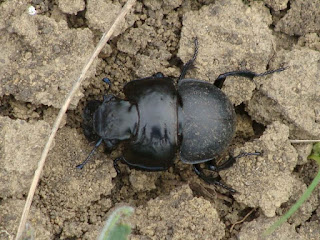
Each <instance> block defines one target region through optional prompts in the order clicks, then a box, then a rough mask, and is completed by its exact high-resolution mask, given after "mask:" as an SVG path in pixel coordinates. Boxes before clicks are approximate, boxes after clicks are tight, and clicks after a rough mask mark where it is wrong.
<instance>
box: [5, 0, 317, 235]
mask: <svg viewBox="0 0 320 240" xmlns="http://www.w3.org/2000/svg"><path fill="white" fill-rule="evenodd" d="M124 2H125V1H124V0H114V1H107V0H87V1H84V0H73V1H67V0H56V1H54V0H52V1H49V0H29V1H18V0H4V1H0V16H1V17H0V52H1V54H0V83H1V84H0V164H1V168H0V239H11V237H13V236H14V235H15V232H16V229H17V225H18V221H19V219H20V216H21V212H22V208H23V205H24V201H25V199H26V194H27V192H28V188H29V186H30V182H31V179H32V176H33V172H34V170H35V169H36V167H37V162H38V159H39V158H40V154H41V150H42V148H43V146H44V143H45V141H46V139H47V136H48V133H49V131H50V128H51V127H50V126H51V125H52V123H53V121H54V118H55V117H56V115H57V112H58V108H59V107H60V106H61V104H62V102H63V101H64V99H65V96H66V94H67V92H68V91H69V90H70V86H71V85H72V83H73V82H74V81H75V79H76V78H77V76H78V75H79V73H80V69H81V67H82V66H83V64H84V62H85V61H86V60H87V58H88V56H89V55H90V54H91V52H92V50H93V48H94V46H95V44H96V43H97V42H98V40H99V38H100V36H101V32H102V31H105V30H106V29H108V27H109V26H110V24H111V23H112V21H113V19H114V18H115V16H116V15H117V13H118V11H119V10H120V9H121V6H122V5H123V4H124ZM30 6H34V7H35V8H36V10H37V12H38V13H37V14H36V15H30V14H29V13H28V7H30ZM319 9H320V7H319V2H318V1H316V0H305V1H277V0H265V1H241V0H232V1H227V0H221V1H213V0H212V1H211V0H198V1H192V0H187V1H182V0H174V1H169V0H165V1H160V0H156V1H153V0H144V1H139V2H138V3H137V4H136V5H135V7H134V11H133V12H132V13H131V14H129V15H128V16H127V17H126V21H125V22H124V23H123V24H122V26H121V27H120V28H119V29H118V31H117V32H116V34H115V35H114V36H113V38H112V39H111V41H110V42H109V43H108V45H107V46H106V47H105V48H104V49H103V51H102V52H101V53H100V55H99V58H98V59H97V60H96V61H95V63H94V65H93V66H92V68H91V70H90V72H89V73H88V74H87V79H86V80H85V81H84V83H83V85H82V87H81V89H80V90H79V92H78V94H77V96H76V97H75V98H74V99H73V101H72V104H71V107H70V110H69V111H68V112H67V114H66V118H65V121H64V122H63V124H61V126H60V129H59V131H58V134H57V136H56V138H55V144H54V146H53V148H52V149H51V151H50V153H49V157H48V159H47V162H46V166H45V169H44V172H43V174H42V178H41V181H40V183H39V186H38V188H37V192H36V195H35V198H34V202H33V204H32V209H31V214H30V216H29V219H28V226H29V227H30V229H31V231H32V232H33V234H34V235H35V239H95V238H96V236H97V235H98V232H99V230H100V229H101V227H102V225H103V223H104V221H105V219H106V217H107V215H108V213H109V211H110V210H111V209H113V208H114V207H115V206H117V205H121V204H129V205H131V206H134V207H135V208H136V213H135V214H134V215H133V216H132V218H130V222H131V224H132V226H133V233H132V236H131V239H223V240H226V239H244V240H246V239H261V238H260V236H261V232H262V231H263V230H264V229H265V228H266V227H267V226H269V225H270V224H271V223H272V222H273V221H274V220H275V219H276V218H277V216H279V215H281V214H283V213H284V212H285V211H286V210H288V208H289V207H290V206H291V205H292V204H293V203H294V202H295V201H296V200H297V199H298V198H299V196H300V195H301V193H302V192H303V191H304V190H305V189H306V187H307V185H309V184H310V182H311V181H312V178H313V177H314V176H315V175H316V173H317V166H316V164H314V163H313V162H310V161H309V160H307V156H308V154H309V153H310V150H311V145H310V144H309V145H302V144H291V143H290V141H289V139H293V138H319V136H320V130H319V129H320V112H319V109H320V97H319V96H320V95H319V92H320V85H319V78H320V76H319V74H320V67H319V66H320V65H319V62H320V52H319V51H320V37H319V34H320V32H319V26H320V14H319ZM194 37H197V38H198V41H199V55H198V58H197V61H196V67H195V68H194V69H192V70H191V71H190V72H188V77H193V78H199V79H202V80H206V81H210V82H213V81H214V79H215V78H216V77H217V76H218V75H219V74H220V73H223V72H227V71H234V70H240V69H249V70H252V71H255V72H264V71H266V70H268V69H276V68H279V67H283V66H285V67H289V68H288V69H287V70H285V71H283V72H281V73H276V74H273V75H269V76H266V77H260V78H255V79H254V80H253V81H250V80H248V79H244V78H240V77H230V78H228V79H227V80H226V82H225V86H224V87H223V91H224V92H225V93H226V94H227V95H228V96H229V97H230V99H231V101H232V102H233V103H234V104H235V105H236V106H237V107H236V111H237V114H238V115H237V120H238V124H237V134H236V138H235V139H234V141H233V142H232V145H231V147H230V149H229V150H230V151H231V152H233V154H234V155H236V154H238V153H240V152H241V151H247V152H254V151H262V152H263V155H261V156H250V157H245V158H240V159H238V161H237V163H236V164H235V165H234V166H233V167H232V168H230V169H227V170H225V171H223V172H221V173H220V175H221V177H222V181H223V182H225V183H226V184H227V185H229V186H231V187H233V188H235V189H237V191H239V193H238V194H235V195H234V196H232V195H230V194H229V193H228V192H227V191H226V190H224V189H221V188H217V187H215V186H210V185H208V184H206V183H204V182H203V181H201V180H200V179H198V177H197V176H196V175H195V174H194V173H193V172H192V170H191V167H190V166H189V165H186V164H183V163H182V162H181V161H179V159H178V158H179V157H177V159H176V164H175V166H174V167H173V168H170V169H169V170H168V171H165V172H141V171H137V170H132V169H131V170H130V169H129V168H128V167H127V166H125V165H123V164H121V165H120V168H121V176H117V174H116V172H115V170H114V168H113V164H112V160H113V159H114V158H115V157H117V156H119V155H120V154H121V148H119V149H117V150H115V151H113V152H112V153H111V154H105V153H104V152H103V149H99V151H98V152H97V153H96V154H95V156H94V158H93V159H92V161H91V162H90V164H88V165H87V166H86V167H85V168H84V169H83V170H82V171H79V170H77V169H76V168H75V166H76V165H77V164H79V163H80V162H82V161H83V160H84V159H85V157H86V156H87V155H88V153H89V152H90V150H91V149H92V147H93V144H92V143H89V142H88V141H87V140H86V139H85V137H84V136H83V134H82V130H81V121H82V119H81V118H82V117H81V114H82V110H83V107H84V106H85V104H86V103H87V102H88V101H89V100H92V99H101V98H102V96H103V94H105V93H106V92H107V90H109V92H110V93H112V94H115V95H117V96H120V97H123V96H124V95H123V93H122V88H123V86H124V84H125V83H127V82H129V81H131V80H133V79H138V78H141V77H146V76H149V75H152V74H154V73H156V72H162V73H163V74H165V75H167V76H170V77H178V76H179V74H180V68H181V66H182V64H183V63H185V62H186V61H187V60H188V59H190V57H191V56H192V53H193V38H194ZM104 77H108V78H109V79H110V80H111V82H112V86H111V88H110V89H109V86H108V85H107V84H105V83H103V82H102V81H101V79H102V78H104ZM318 205H319V188H317V189H316V190H315V192H314V193H313V195H312V197H310V199H309V200H308V201H307V202H306V203H305V204H304V205H303V206H302V208H301V209H299V211H298V213H296V214H295V215H294V216H293V217H292V218H290V219H289V221H288V223H286V224H284V225H283V227H282V228H281V229H280V230H278V231H277V232H275V233H274V235H272V236H270V237H269V238H268V239H320V232H319V227H318V226H319V215H320V208H319V207H318ZM253 208H254V209H255V211H253V213H252V214H251V215H250V216H249V217H248V218H247V219H246V220H245V222H244V223H239V224H236V225H235V226H234V228H233V230H232V231H231V232H230V227H231V226H232V225H233V224H234V223H236V222H238V221H240V220H241V219H242V218H243V217H244V216H245V215H246V214H247V213H248V212H250V210H251V209H253Z"/></svg>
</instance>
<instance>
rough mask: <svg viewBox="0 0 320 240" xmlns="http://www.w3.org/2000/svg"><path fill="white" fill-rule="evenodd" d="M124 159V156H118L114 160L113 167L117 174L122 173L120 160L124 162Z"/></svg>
mask: <svg viewBox="0 0 320 240" xmlns="http://www.w3.org/2000/svg"><path fill="white" fill-rule="evenodd" d="M122 160H123V156H121V157H117V158H116V159H114V160H113V167H114V169H115V170H116V172H117V174H120V173H121V171H120V168H119V164H118V162H122Z"/></svg>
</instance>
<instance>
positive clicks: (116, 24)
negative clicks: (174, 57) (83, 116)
mask: <svg viewBox="0 0 320 240" xmlns="http://www.w3.org/2000/svg"><path fill="white" fill-rule="evenodd" d="M135 2H136V0H128V1H127V3H126V4H125V5H124V6H123V8H122V10H121V11H120V13H119V15H118V16H117V18H116V20H115V21H114V23H113V24H112V26H111V28H110V29H109V31H108V32H106V33H104V34H103V36H102V37H101V40H100V41H99V43H98V45H97V47H96V48H95V50H94V52H93V54H92V56H91V57H90V59H89V60H88V62H87V63H86V65H85V66H84V68H83V69H82V71H81V74H80V76H79V78H78V80H77V81H76V82H75V84H74V85H73V87H72V90H71V91H70V93H69V94H68V96H67V98H66V101H65V102H64V104H63V106H62V108H61V109H60V112H59V114H58V116H57V119H56V121H55V123H54V125H53V127H52V130H51V134H50V136H49V139H48V141H47V143H46V145H45V148H44V149H43V152H42V155H41V158H40V160H39V163H38V168H37V170H36V171H35V174H34V177H33V180H32V183H31V187H30V190H29V193H28V197H27V200H26V203H25V206H24V209H23V213H22V216H21V219H20V223H19V227H18V231H17V235H16V238H15V239H16V240H19V239H20V238H21V236H22V233H23V231H24V229H25V225H26V221H27V217H28V214H29V210H30V206H31V203H32V199H33V196H34V193H35V190H36V187H37V185H38V182H39V179H40V174H41V172H42V169H43V167H44V163H45V160H46V157H47V155H48V152H49V149H50V146H51V144H52V141H53V139H54V137H55V135H56V132H57V130H58V128H59V125H60V123H61V120H62V117H63V115H64V114H65V113H66V111H67V109H68V107H69V105H70V102H71V100H72V97H73V96H74V94H75V93H76V91H77V90H78V89H79V87H80V85H81V82H82V80H83V79H84V76H85V74H86V72H87V71H88V69H89V67H90V66H91V64H92V62H93V60H94V59H95V58H96V57H97V56H98V54H99V53H100V51H101V49H102V48H103V47H104V45H105V44H106V42H107V41H108V40H109V39H110V37H111V36H112V34H113V33H114V31H115V29H117V28H118V27H119V24H120V22H121V21H122V20H123V19H124V17H125V15H126V14H127V13H128V12H129V10H130V9H131V8H132V6H133V5H134V4H135Z"/></svg>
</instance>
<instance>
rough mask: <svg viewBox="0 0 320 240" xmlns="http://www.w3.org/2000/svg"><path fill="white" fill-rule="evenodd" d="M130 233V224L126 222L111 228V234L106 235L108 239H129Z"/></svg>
mask: <svg viewBox="0 0 320 240" xmlns="http://www.w3.org/2000/svg"><path fill="white" fill-rule="evenodd" d="M130 233H131V228H130V226H128V225H126V224H118V225H117V226H115V227H114V228H113V229H112V230H111V232H110V233H109V236H107V237H106V240H127V239H128V236H129V234H130Z"/></svg>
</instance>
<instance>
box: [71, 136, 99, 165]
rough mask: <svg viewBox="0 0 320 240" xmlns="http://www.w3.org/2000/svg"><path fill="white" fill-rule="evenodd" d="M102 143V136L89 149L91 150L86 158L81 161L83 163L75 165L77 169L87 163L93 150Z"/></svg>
mask: <svg viewBox="0 0 320 240" xmlns="http://www.w3.org/2000/svg"><path fill="white" fill-rule="evenodd" d="M101 143H102V138H100V139H99V140H98V142H97V143H96V145H95V146H94V148H93V149H92V150H91V152H90V153H89V155H88V157H87V158H86V160H84V161H83V163H81V164H79V165H77V166H76V167H77V168H79V169H82V168H83V167H84V165H86V164H87V162H88V161H89V160H90V158H91V156H92V155H93V154H94V152H95V151H96V149H97V148H98V147H99V146H100V144H101Z"/></svg>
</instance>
